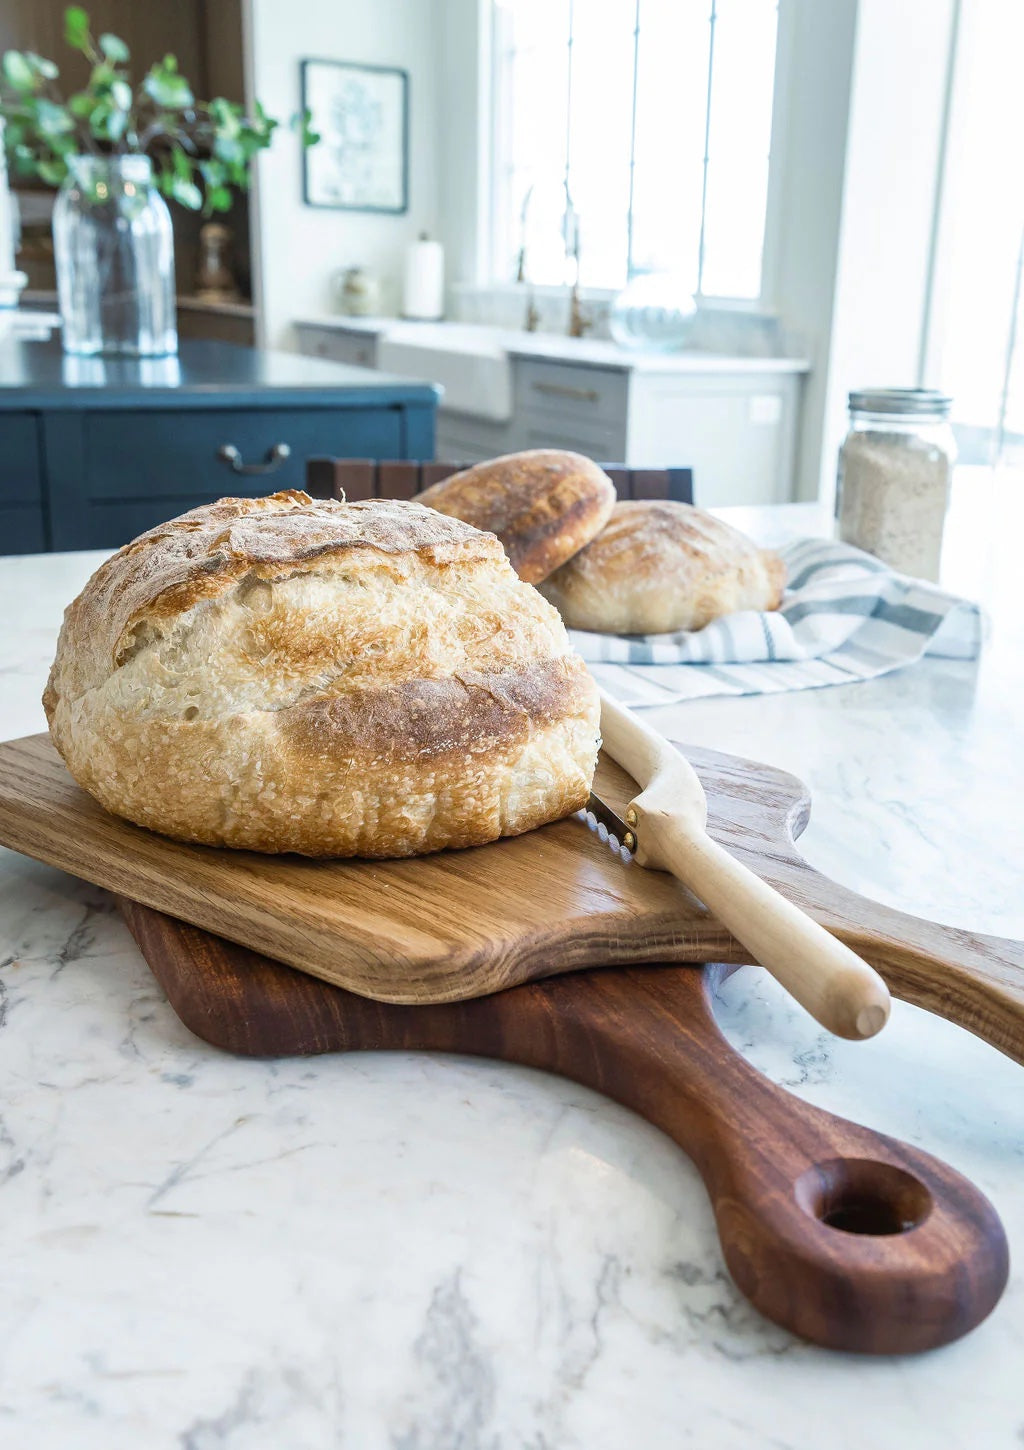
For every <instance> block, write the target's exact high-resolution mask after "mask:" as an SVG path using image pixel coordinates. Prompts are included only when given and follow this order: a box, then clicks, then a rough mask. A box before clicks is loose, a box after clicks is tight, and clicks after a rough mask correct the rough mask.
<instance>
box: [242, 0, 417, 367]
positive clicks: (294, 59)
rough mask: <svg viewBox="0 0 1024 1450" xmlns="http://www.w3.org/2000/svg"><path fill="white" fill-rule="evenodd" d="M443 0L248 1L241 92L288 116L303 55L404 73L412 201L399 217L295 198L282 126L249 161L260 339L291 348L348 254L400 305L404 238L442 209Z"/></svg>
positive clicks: (297, 170) (290, 139)
mask: <svg viewBox="0 0 1024 1450" xmlns="http://www.w3.org/2000/svg"><path fill="white" fill-rule="evenodd" d="M441 3H443V0H248V10H247V14H246V17H245V18H246V28H247V31H248V35H247V46H248V51H249V57H248V59H249V65H248V76H247V81H248V85H249V94H250V95H251V96H256V97H258V98H259V100H260V101H262V102H263V104H264V106H266V108H267V110H268V111H269V112H270V114H271V115H274V116H278V117H280V118H281V119H282V120H283V121H287V120H288V119H289V118H290V117H291V116H292V115H294V114H295V113H296V112H297V111H298V110H299V109H300V107H301V88H300V79H299V62H300V61H301V60H352V61H362V62H365V63H368V64H371V65H391V66H398V67H400V68H401V69H404V70H407V71H408V72H409V104H410V116H409V210H408V212H407V213H406V214H405V215H404V216H390V215H388V216H385V215H378V214H375V213H371V212H355V211H333V210H327V209H323V208H319V207H309V206H306V205H305V203H304V202H303V199H302V154H301V147H300V143H299V140H298V137H297V136H296V135H295V134H294V133H292V132H291V131H288V130H286V128H285V127H284V126H282V129H281V131H280V132H279V133H278V135H277V137H276V139H275V141H274V145H273V146H272V147H271V149H270V150H269V152H267V153H265V154H264V155H262V156H261V157H260V158H259V160H258V162H257V186H256V197H255V203H256V205H255V211H254V217H253V233H254V251H255V258H254V261H255V263H256V265H255V269H254V270H255V272H256V274H257V276H259V278H260V280H261V286H260V288H259V295H258V299H257V300H258V302H259V304H260V311H261V317H262V327H261V335H260V341H261V343H262V344H263V345H264V346H267V347H287V348H290V347H292V346H294V338H293V336H292V333H291V329H290V323H291V322H292V321H293V320H294V319H295V318H297V317H304V316H310V315H316V314H318V313H323V312H326V311H334V310H336V309H335V308H334V306H333V303H332V300H331V278H332V276H333V274H334V273H335V272H337V271H338V269H339V268H342V267H346V266H352V265H354V264H356V263H360V264H363V265H365V266H368V267H372V268H373V269H374V270H375V271H376V272H377V273H378V274H379V275H380V276H381V278H382V280H383V281H384V282H385V283H386V284H387V290H386V291H385V294H384V310H385V311H396V310H397V307H398V302H399V297H398V280H399V279H400V277H401V271H402V259H403V254H404V251H405V248H406V246H407V245H408V243H409V242H410V241H412V240H413V239H414V238H415V237H416V236H417V234H418V233H419V232H420V231H429V232H431V234H435V232H436V226H437V211H438V165H439V163H438V147H437V129H438V128H437V69H438V68H437V41H436V32H437V11H438V6H439V4H441Z"/></svg>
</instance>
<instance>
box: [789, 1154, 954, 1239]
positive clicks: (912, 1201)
mask: <svg viewBox="0 0 1024 1450" xmlns="http://www.w3.org/2000/svg"><path fill="white" fill-rule="evenodd" d="M795 1191H796V1201H797V1203H798V1204H799V1205H800V1207H801V1208H802V1209H803V1210H804V1212H805V1213H808V1214H810V1215H811V1217H812V1218H816V1219H817V1220H818V1222H819V1223H823V1224H824V1225H825V1226H826V1228H831V1229H836V1230H838V1231H839V1232H840V1233H850V1234H867V1235H869V1236H871V1237H885V1236H889V1235H892V1234H903V1233H909V1232H910V1231H911V1229H915V1228H917V1226H918V1225H919V1224H922V1223H924V1221H925V1219H926V1218H927V1217H928V1215H929V1213H931V1210H932V1196H931V1194H930V1193H929V1192H928V1189H927V1188H926V1187H925V1185H924V1184H923V1183H921V1182H920V1180H919V1179H917V1178H914V1177H913V1176H912V1174H910V1173H907V1172H905V1171H904V1170H903V1169H902V1168H897V1167H896V1166H895V1165H894V1164H892V1163H878V1162H876V1161H875V1160H873V1159H871V1158H832V1159H829V1160H828V1161H827V1162H825V1163H815V1164H814V1166H813V1167H812V1168H808V1169H807V1171H806V1172H805V1173H802V1174H801V1175H800V1177H799V1178H798V1179H797V1181H796V1188H795Z"/></svg>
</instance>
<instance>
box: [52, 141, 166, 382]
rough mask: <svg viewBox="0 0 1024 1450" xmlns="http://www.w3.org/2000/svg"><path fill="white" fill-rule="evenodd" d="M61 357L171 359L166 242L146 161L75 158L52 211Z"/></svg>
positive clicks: (162, 212) (162, 209)
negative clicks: (65, 354)
mask: <svg viewBox="0 0 1024 1450" xmlns="http://www.w3.org/2000/svg"><path fill="white" fill-rule="evenodd" d="M53 252H54V261H55V262H56V267H57V291H58V295H59V297H60V312H61V319H62V322H63V334H64V347H65V349H66V350H67V351H68V352H73V353H79V354H85V355H86V356H93V355H95V354H97V353H106V354H122V355H128V356H131V357H161V356H165V355H166V354H167V353H174V352H177V349H178V334H177V328H176V321H175V298H174V236H173V233H172V230H171V216H170V212H169V211H168V210H167V203H166V202H165V201H164V199H163V197H162V196H161V195H160V193H159V192H158V191H157V189H156V187H155V186H154V185H153V167H152V163H151V162H150V159H149V157H148V156H135V155H129V156H76V157H74V158H72V161H71V169H70V171H69V173H68V176H67V178H66V179H65V181H64V182H63V184H62V186H61V188H60V191H59V192H58V193H57V200H56V201H55V203H54V207H53Z"/></svg>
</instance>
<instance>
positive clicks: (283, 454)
mask: <svg viewBox="0 0 1024 1450" xmlns="http://www.w3.org/2000/svg"><path fill="white" fill-rule="evenodd" d="M291 456H292V450H291V449H290V448H289V447H288V444H287V443H275V444H274V446H273V448H268V449H267V456H266V458H264V460H263V462H262V463H243V462H242V455H241V453H239V451H238V449H237V448H236V447H235V445H234V444H233V443H222V444H221V446H220V447H219V448H218V449H217V457H218V458H219V459H220V460H221V462H222V463H228V464H230V465H231V468H232V469H233V470H234V472H235V473H273V472H274V470H275V469H276V468H280V466H281V464H282V463H283V462H284V461H285V459H286V458H291Z"/></svg>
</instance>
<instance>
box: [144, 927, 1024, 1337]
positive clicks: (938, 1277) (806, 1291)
mask: <svg viewBox="0 0 1024 1450" xmlns="http://www.w3.org/2000/svg"><path fill="white" fill-rule="evenodd" d="M121 909H122V911H123V912H124V915H125V919H126V920H127V922H128V925H129V927H130V928H131V930H132V932H133V934H134V936H135V938H136V940H137V941H138V943H139V946H140V947H141V949H142V952H143V955H144V956H145V957H146V959H147V961H148V962H149V964H150V966H151V967H152V969H153V972H154V974H155V975H156V977H157V979H158V981H159V982H160V984H161V985H162V986H163V988H164V990H165V991H166V993H167V996H168V998H169V1000H170V1002H171V1005H172V1006H173V1007H174V1009H175V1010H176V1011H177V1013H178V1015H179V1016H180V1017H181V1019H182V1021H183V1022H185V1024H186V1025H187V1026H188V1027H190V1028H191V1029H192V1031H193V1032H195V1033H196V1034H197V1035H198V1036H200V1037H202V1038H205V1039H206V1041H208V1042H211V1043H213V1044H214V1045H216V1046H218V1047H222V1048H226V1049H228V1050H230V1051H233V1052H241V1053H251V1054H259V1055H273V1056H278V1055H287V1054H294V1053H312V1052H345V1051H356V1050H360V1049H371V1050H377V1051H380V1050H382V1049H404V1050H412V1051H446V1052H468V1053H475V1054H478V1055H480V1056H484V1057H493V1058H502V1059H505V1060H506V1061H509V1062H517V1063H524V1064H526V1065H527V1066H529V1067H534V1068H541V1069H545V1070H547V1071H549V1072H555V1073H558V1074H560V1075H561V1076H563V1077H568V1078H572V1079H574V1080H575V1081H576V1082H581V1083H585V1084H586V1085H587V1086H589V1087H592V1088H595V1089H596V1090H597V1091H598V1092H602V1093H604V1094H606V1095H607V1096H608V1097H611V1098H614V1099H615V1100H616V1101H618V1102H620V1103H624V1104H625V1105H626V1106H628V1107H631V1108H633V1109H634V1110H635V1111H636V1112H638V1113H640V1114H641V1115H642V1116H643V1117H645V1118H646V1119H647V1120H648V1121H649V1122H651V1123H654V1124H655V1125H656V1126H657V1127H659V1128H661V1129H662V1130H663V1131H664V1132H666V1133H667V1134H668V1135H669V1136H670V1137H671V1138H673V1139H674V1140H675V1142H676V1143H678V1144H679V1146H680V1147H681V1148H682V1149H683V1151H684V1152H686V1153H687V1154H688V1155H689V1156H690V1157H691V1158H692V1159H693V1161H694V1163H695V1164H696V1165H697V1167H698V1169H699V1170H700V1173H701V1175H702V1177H703V1179H704V1182H705V1185H706V1186H707V1189H708V1193H709V1195H710V1197H711V1202H712V1205H713V1207H714V1212H715V1218H716V1221H717V1225H718V1234H719V1238H720V1241H721V1244H722V1251H723V1254H724V1256H725V1261H726V1264H727V1266H728V1268H729V1271H730V1273H731V1274H732V1276H733V1278H734V1279H735V1281H736V1284H737V1286H738V1287H739V1289H740V1290H741V1291H742V1292H743V1293H744V1294H745V1295H746V1296H747V1297H748V1298H749V1299H750V1301H751V1302H752V1303H753V1304H754V1305H755V1306H756V1307H757V1308H758V1309H759V1310H761V1312H762V1313H763V1314H765V1315H767V1316H768V1317H769V1318H770V1319H773V1320H775V1321H776V1323H778V1324H781V1325H783V1326H784V1327H785V1328H787V1329H789V1330H792V1331H793V1333H795V1334H799V1335H801V1336H802V1337H803V1338H805V1339H809V1340H811V1341H812V1342H814V1343H816V1344H820V1345H824V1346H826V1347H828V1348H831V1349H843V1350H852V1351H857V1352H860V1353H870V1354H910V1353H914V1352H916V1351H919V1350H925V1349H933V1348H935V1347H936V1346H938V1345H940V1344H946V1343H948V1342H949V1341H950V1340H952V1339H956V1338H958V1337H959V1336H960V1335H962V1334H965V1333H966V1332H967V1331H968V1330H970V1329H972V1328H974V1326H975V1325H976V1324H978V1323H979V1322H980V1321H981V1320H982V1319H984V1318H985V1316H986V1315H987V1314H988V1313H989V1312H990V1311H991V1309H992V1308H993V1307H994V1305H995V1304H996V1303H997V1302H998V1300H999V1296H1000V1295H1001V1293H1002V1291H1003V1288H1004V1286H1005V1283H1006V1277H1007V1272H1008V1252H1007V1245H1006V1237H1005V1234H1004V1233H1003V1229H1002V1225H1001V1224H1000V1222H999V1219H998V1217H997V1215H996V1213H995V1210H994V1209H993V1208H992V1205H991V1204H990V1203H989V1202H988V1201H987V1199H985V1198H984V1197H982V1195H981V1194H980V1193H979V1192H978V1191H977V1189H975V1188H974V1187H973V1186H972V1185H971V1184H970V1183H969V1182H968V1181H967V1180H966V1179H964V1178H963V1177H961V1176H960V1174H958V1173H955V1172H954V1171H953V1170H952V1169H951V1168H949V1167H947V1166H946V1165H945V1164H943V1163H940V1162H939V1161H938V1160H937V1159H935V1158H933V1157H931V1156H930V1155H929V1154H928V1153H924V1152H922V1151H921V1150H920V1149H918V1148H913V1147H910V1146H909V1145H908V1144H906V1143H899V1142H896V1141H895V1140H894V1139H892V1138H887V1137H885V1136H883V1135H882V1134H880V1133H875V1132H872V1131H871V1130H870V1129H868V1128H862V1127H858V1126H856V1125H855V1124H853V1123H849V1122H845V1121H843V1119H841V1118H836V1117H833V1116H832V1115H831V1114H830V1113H826V1112H823V1111H822V1110H821V1109H820V1108H815V1107H813V1106H811V1105H810V1104H809V1103H804V1102H801V1101H800V1100H799V1099H798V1098H795V1097H793V1096H792V1095H791V1094H789V1093H787V1092H784V1091H783V1090H782V1089H781V1088H778V1087H775V1086H773V1084H771V1083H769V1082H768V1081H767V1080H766V1079H765V1078H764V1077H762V1076H761V1074H760V1073H758V1072H757V1071H755V1069H754V1068H752V1067H751V1066H750V1065H749V1064H748V1063H747V1062H745V1061H744V1059H743V1058H742V1057H741V1056H740V1055H739V1054H738V1053H737V1052H736V1051H735V1050H734V1049H733V1048H732V1047H731V1046H730V1045H729V1044H728V1042H726V1040H725V1038H724V1037H723V1036H722V1035H721V1033H720V1032H719V1030H718V1028H717V1027H716V1025H715V1022H714V1019H713V1017H712V1014H711V1010H710V1002H709V998H710V994H711V991H712V988H713V985H714V982H715V980H716V976H717V974H719V973H720V972H723V971H729V970H730V968H728V967H704V968H702V969H700V970H698V969H695V968H692V967H680V966H649V967H631V968H606V969H604V970H600V971H586V972H579V973H576V974H573V975H568V976H562V977H551V978H549V979H548V980H547V981H542V982H532V983H529V984H527V985H524V986H521V987H513V988H512V989H511V990H509V991H507V992H499V993H497V994H496V995H494V996H490V997H483V998H480V999H478V1000H476V1001H464V1002H449V1003H443V1004H439V1005H435V1006H423V1007H402V1006H396V1005H394V1004H392V1003H387V1002H376V1001H372V1000H371V999H369V998H367V997H358V996H356V995H355V994H354V993H352V992H346V991H344V990H343V989H342V988H340V987H332V986H330V985H329V984H328V983H327V982H323V981H320V980H318V979H317V978H315V977H310V976H307V975H306V974H305V973H302V972H297V971H294V970H293V969H292V968H290V967H285V966H281V965H280V964H279V963H277V962H273V961H271V960H270V959H269V958H267V957H264V956H260V955H258V954H257V953H255V952H252V951H249V950H248V949H247V948H245V947H239V946H235V945H234V944H233V943H231V942H226V941H222V940H220V939H218V938H217V937H215V936H213V935H211V934H210V933H209V932H205V931H201V930H200V929H199V928H198V927H193V926H188V925H186V924H185V923H184V922H180V921H175V920H173V919H172V918H171V917H168V916H164V915H163V914H162V913H160V912H157V911H153V910H152V909H151V908H150V907H146V906H140V905H138V903H136V902H132V901H127V900H124V899H122V900H121Z"/></svg>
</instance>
